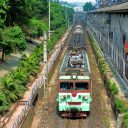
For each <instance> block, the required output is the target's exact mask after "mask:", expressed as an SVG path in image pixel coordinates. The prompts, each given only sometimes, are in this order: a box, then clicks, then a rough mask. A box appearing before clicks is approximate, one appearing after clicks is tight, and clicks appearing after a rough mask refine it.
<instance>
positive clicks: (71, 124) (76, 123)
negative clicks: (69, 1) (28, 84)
mask: <svg viewBox="0 0 128 128" xmlns="http://www.w3.org/2000/svg"><path fill="white" fill-rule="evenodd" d="M70 39H71V35H70V37H69V38H68V40H67V43H68V42H69V41H70ZM85 39H86V42H87V37H85ZM86 46H87V49H88V50H87V51H88V54H89V59H90V65H91V70H92V71H94V72H93V73H92V77H93V78H92V79H93V84H94V86H93V87H92V90H93V91H92V98H93V100H92V103H91V114H90V116H89V117H87V118H75V119H73V118H62V117H60V116H59V115H58V113H57V102H56V95H57V82H58V74H59V70H60V66H61V63H62V60H63V58H64V55H65V52H66V50H67V47H66V46H65V48H63V50H62V53H61V55H60V57H59V58H58V62H56V64H55V66H54V68H53V69H54V70H53V72H52V75H51V78H50V79H49V89H48V97H47V98H46V99H45V100H43V101H42V102H43V103H42V104H41V106H40V109H43V111H41V112H42V116H41V119H40V123H39V124H38V127H37V128H109V127H108V126H106V120H104V116H108V115H107V114H106V113H107V108H106V107H105V97H106V94H104V95H103V94H102V93H104V92H105V89H104V88H103V85H102V84H103V82H102V79H101V75H100V73H99V70H98V66H97V64H96V61H95V56H94V55H93V52H92V49H91V47H90V45H89V43H86ZM97 78H98V79H97ZM99 83H100V84H99ZM101 83H102V84H101ZM97 87H98V88H97ZM105 114H106V115H105ZM32 128H33V127H32ZM34 128H35V127H34Z"/></svg>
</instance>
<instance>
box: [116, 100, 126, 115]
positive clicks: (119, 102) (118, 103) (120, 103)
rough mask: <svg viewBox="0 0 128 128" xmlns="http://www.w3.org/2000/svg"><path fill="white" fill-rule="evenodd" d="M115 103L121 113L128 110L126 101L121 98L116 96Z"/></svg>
mask: <svg viewBox="0 0 128 128" xmlns="http://www.w3.org/2000/svg"><path fill="white" fill-rule="evenodd" d="M115 105H116V110H118V111H119V112H120V113H124V112H126V111H127V108H126V106H125V103H124V102H123V101H122V100H121V99H119V98H116V99H115Z"/></svg>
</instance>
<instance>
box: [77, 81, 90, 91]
mask: <svg viewBox="0 0 128 128" xmlns="http://www.w3.org/2000/svg"><path fill="white" fill-rule="evenodd" d="M88 86H89V85H88V83H87V82H86V83H85V82H79V83H75V90H88Z"/></svg>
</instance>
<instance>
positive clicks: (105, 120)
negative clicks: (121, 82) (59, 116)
mask: <svg viewBox="0 0 128 128" xmlns="http://www.w3.org/2000/svg"><path fill="white" fill-rule="evenodd" d="M85 38H86V46H87V52H88V57H89V62H90V67H91V75H92V103H91V107H92V108H91V110H92V112H91V114H92V116H93V118H94V123H95V127H94V128H115V118H114V115H113V111H112V108H111V105H110V104H109V98H108V96H107V92H106V90H105V87H104V84H103V81H102V77H101V74H100V71H99V68H98V65H97V63H96V59H95V56H94V53H93V51H92V48H91V46H90V42H89V41H88V37H87V33H86V31H85Z"/></svg>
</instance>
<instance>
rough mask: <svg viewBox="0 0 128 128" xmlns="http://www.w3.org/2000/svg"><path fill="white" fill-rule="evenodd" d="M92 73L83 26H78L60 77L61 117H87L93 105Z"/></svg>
mask: <svg viewBox="0 0 128 128" xmlns="http://www.w3.org/2000/svg"><path fill="white" fill-rule="evenodd" d="M91 86H92V80H91V71H90V65H89V59H88V55H87V52H86V44H85V39H84V35H83V28H82V26H81V25H76V26H75V30H74V32H73V36H72V38H71V40H70V42H69V44H68V48H67V51H66V53H65V56H64V59H63V61H62V64H61V68H60V72H59V76H58V85H57V88H58V93H57V108H58V113H59V115H60V116H61V117H87V116H88V115H89V113H90V104H91V100H92V98H91Z"/></svg>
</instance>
